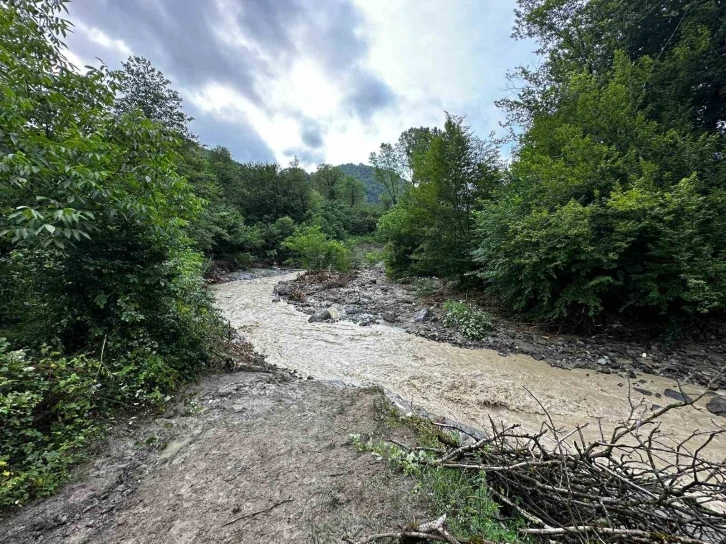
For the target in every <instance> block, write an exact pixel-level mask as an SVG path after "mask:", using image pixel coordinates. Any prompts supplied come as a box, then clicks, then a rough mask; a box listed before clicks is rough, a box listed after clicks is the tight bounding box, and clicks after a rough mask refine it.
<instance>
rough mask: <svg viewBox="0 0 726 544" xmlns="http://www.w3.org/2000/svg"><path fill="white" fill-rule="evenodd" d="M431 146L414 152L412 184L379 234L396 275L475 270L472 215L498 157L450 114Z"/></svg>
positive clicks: (496, 172) (491, 181)
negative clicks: (473, 265)
mask: <svg viewBox="0 0 726 544" xmlns="http://www.w3.org/2000/svg"><path fill="white" fill-rule="evenodd" d="M429 134H433V135H432V136H431V138H430V140H429V143H428V147H427V148H425V149H424V148H423V147H422V148H420V149H419V150H418V151H417V152H416V153H414V154H412V157H413V158H414V162H413V177H414V179H416V183H415V185H413V186H411V187H410V188H409V190H408V191H407V193H406V194H405V195H404V196H403V197H402V199H401V202H400V204H399V205H398V206H397V207H395V208H394V209H393V210H392V211H391V212H389V213H388V214H386V215H384V216H383V217H382V218H381V220H380V222H379V225H378V228H379V235H380V237H381V239H382V240H383V241H384V242H386V244H387V264H388V267H389V270H390V271H391V272H392V273H394V274H402V273H405V272H406V271H409V270H410V271H412V272H414V273H417V274H422V275H440V276H460V275H462V274H465V273H466V272H469V271H471V269H472V259H471V251H472V249H473V248H474V245H473V244H474V229H473V227H474V215H473V212H474V211H475V210H476V209H477V208H478V207H479V206H480V202H481V200H483V199H487V198H488V197H489V195H490V194H491V192H492V190H493V188H494V186H495V185H496V184H497V183H498V180H499V176H500V165H499V155H498V152H497V150H496V148H495V147H494V146H493V145H492V144H491V143H489V142H484V141H482V140H480V139H478V138H477V137H476V136H474V134H473V133H472V132H471V130H470V128H469V127H467V126H466V125H464V120H463V118H461V117H457V116H453V115H448V114H447V116H446V122H445V124H444V129H443V130H441V131H438V130H437V131H436V132H432V133H429Z"/></svg>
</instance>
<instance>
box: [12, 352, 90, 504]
mask: <svg viewBox="0 0 726 544" xmlns="http://www.w3.org/2000/svg"><path fill="white" fill-rule="evenodd" d="M8 349H9V346H8V343H7V342H6V341H5V339H4V338H0V419H2V422H3V424H2V425H0V508H2V507H9V506H19V505H22V504H24V503H25V502H27V501H28V500H29V499H31V498H33V497H36V496H43V495H47V494H49V493H51V492H52V491H53V490H54V489H55V488H56V487H57V486H58V485H59V484H60V483H62V482H63V480H64V479H65V477H66V475H67V472H68V467H69V466H70V465H71V464H72V463H74V462H75V461H77V460H78V459H79V458H80V457H81V454H82V452H83V448H84V447H85V446H87V444H88V440H89V439H90V438H91V437H92V436H93V435H94V434H95V432H96V431H97V427H96V425H95V423H94V420H93V419H92V417H91V416H92V413H93V410H94V406H95V403H96V400H97V397H96V387H95V385H96V384H95V380H94V377H95V376H97V375H98V372H99V370H100V363H99V361H97V360H95V359H91V358H87V357H84V356H77V357H73V358H65V357H61V356H60V355H59V354H58V353H50V352H48V351H47V350H44V352H43V353H42V354H41V355H40V356H39V357H37V358H29V357H28V356H27V354H26V353H25V352H24V351H9V350H8Z"/></svg>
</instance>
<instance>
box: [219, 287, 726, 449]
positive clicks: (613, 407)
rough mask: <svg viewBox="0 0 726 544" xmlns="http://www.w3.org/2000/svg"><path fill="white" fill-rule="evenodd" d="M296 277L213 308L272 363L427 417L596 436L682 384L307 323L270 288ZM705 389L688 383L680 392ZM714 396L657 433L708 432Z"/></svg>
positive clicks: (381, 330)
mask: <svg viewBox="0 0 726 544" xmlns="http://www.w3.org/2000/svg"><path fill="white" fill-rule="evenodd" d="M297 276H298V273H290V274H287V275H284V276H278V277H267V278H259V279H254V280H251V281H245V282H230V283H224V284H219V285H216V286H215V287H214V291H215V296H216V297H217V304H218V306H219V308H220V309H221V310H222V312H223V315H224V316H225V317H226V318H227V319H228V320H229V322H230V324H231V326H232V327H234V328H236V329H238V330H239V332H240V334H241V335H243V336H244V337H245V338H246V339H247V340H248V341H250V342H251V343H252V344H253V345H254V346H255V347H256V349H258V350H259V351H260V353H261V354H262V355H264V356H265V358H266V360H267V361H268V362H269V363H270V364H273V365H276V366H279V367H282V368H288V369H291V370H294V371H295V372H297V373H300V374H301V375H303V376H306V377H307V376H310V377H313V378H317V379H322V380H333V381H335V380H337V381H340V382H343V383H347V384H351V385H378V386H380V387H383V388H385V389H387V390H388V391H391V392H392V393H394V394H396V395H398V396H400V397H401V398H403V399H406V400H407V401H408V402H411V403H413V404H414V405H418V406H421V407H422V408H424V409H425V410H427V411H428V412H430V413H432V414H436V415H439V416H444V417H447V418H449V419H451V420H454V421H458V422H461V423H463V424H466V425H469V426H471V427H475V428H483V427H486V426H488V421H489V417H492V418H493V419H494V420H496V421H506V422H508V423H516V424H521V425H523V426H525V427H526V428H529V429H538V428H539V427H540V425H541V423H542V420H543V418H544V417H546V415H545V413H544V409H546V410H547V411H548V412H549V413H550V414H551V415H552V417H553V418H554V419H555V421H556V422H557V424H558V425H562V426H566V427H570V428H572V427H574V426H575V425H578V424H584V423H589V424H590V425H589V427H588V431H587V432H588V433H591V435H590V436H595V435H597V434H599V433H598V431H597V429H598V428H599V426H602V427H603V428H604V429H607V428H609V427H612V426H613V425H615V424H617V423H619V422H621V421H622V420H623V419H624V418H625V417H627V415H628V413H629V411H630V403H631V402H634V403H635V404H636V405H638V406H639V410H642V411H643V413H650V412H651V411H653V410H654V409H657V407H658V406H661V405H663V404H667V403H668V402H670V400H669V399H667V397H666V394H665V392H666V391H667V390H670V391H673V392H674V393H677V392H678V390H679V387H678V384H677V383H676V382H675V381H674V380H672V379H669V378H666V377H663V376H656V375H652V374H639V375H638V376H637V380H633V383H632V384H631V385H632V386H633V387H632V388H629V386H628V380H627V379H624V378H622V377H621V376H619V375H617V374H603V373H597V372H593V371H590V370H587V369H572V370H567V369H561V368H554V367H551V366H549V365H547V364H546V363H545V362H543V361H537V360H535V359H534V358H532V357H530V356H528V355H524V354H511V355H507V356H503V355H502V354H500V353H498V352H497V351H495V350H490V349H468V348H464V347H460V346H455V345H450V344H448V343H443V342H435V341H432V340H428V339H426V338H423V337H421V336H417V335H413V334H409V333H408V332H406V331H405V330H403V329H402V328H401V327H398V326H396V325H395V324H393V325H392V324H389V323H384V322H382V323H375V324H370V325H367V326H360V325H359V324H356V323H355V322H353V321H350V320H345V319H340V320H337V321H332V322H319V323H310V322H308V320H309V318H310V316H309V315H308V314H305V313H302V312H301V311H299V310H298V309H297V308H296V307H295V306H294V305H292V304H288V303H287V302H285V301H281V300H280V299H279V297H278V296H277V295H275V294H274V293H273V290H274V288H275V286H276V285H278V284H279V283H280V282H281V281H282V282H292V281H294V280H295V279H296V278H297ZM638 380H640V383H635V382H636V381H638ZM636 387H637V388H638V389H641V390H642V391H644V392H640V391H638V389H636ZM702 389H703V388H702V387H700V386H697V385H694V384H691V385H685V386H684V391H685V393H686V394H695V393H696V392H698V391H701V390H702ZM656 393H657V394H660V395H661V398H658V397H656ZM663 397H666V398H663ZM712 398H716V393H712V394H711V395H710V396H709V397H706V398H704V399H703V400H702V401H699V403H698V404H697V405H696V406H693V407H687V408H684V409H683V410H679V411H676V412H672V413H669V414H667V417H666V418H664V420H663V421H662V429H663V432H664V433H667V434H668V435H669V436H672V437H673V438H678V437H684V436H686V435H687V434H688V433H690V431H691V430H693V429H696V428H697V429H704V430H705V429H710V428H712V427H713V426H714V423H713V421H712V420H713V418H714V415H713V414H712V413H710V412H709V411H708V410H707V409H706V404H707V403H708V402H710V400H711V399H712ZM718 398H720V397H718ZM543 407H544V409H543ZM711 446H712V447H713V448H714V451H718V448H726V443H723V438H721V439H719V440H718V441H716V442H714V443H713V444H712V445H711ZM721 451H723V449H722V450H721Z"/></svg>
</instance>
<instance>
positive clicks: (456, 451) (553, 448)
mask: <svg viewBox="0 0 726 544" xmlns="http://www.w3.org/2000/svg"><path fill="white" fill-rule="evenodd" d="M704 394H705V393H704ZM702 397H703V395H701V396H699V397H696V398H693V399H691V398H688V397H687V396H685V395H684V399H685V400H684V401H683V402H677V403H673V404H670V405H668V406H665V407H663V408H660V409H658V410H657V411H655V412H652V413H650V414H649V415H647V412H646V406H645V405H643V404H640V405H635V404H633V403H632V402H631V404H630V408H631V409H630V413H629V415H628V417H627V419H626V420H625V421H624V422H623V423H621V424H619V425H618V426H616V427H615V428H614V429H613V431H612V432H611V433H609V434H608V435H606V434H605V432H604V431H603V430H602V428H600V429H599V433H598V434H599V438H598V439H595V440H586V439H585V435H584V433H583V429H584V428H585V427H586V425H582V426H578V427H576V428H574V429H570V430H569V431H565V430H563V429H560V428H557V426H556V425H555V423H554V422H553V420H552V418H551V417H550V416H549V414H547V411H546V410H545V413H546V414H547V420H546V421H545V422H544V423H543V424H542V427H541V429H540V430H539V432H536V433H530V432H525V431H523V430H522V429H521V428H520V427H519V426H517V425H511V426H504V425H501V424H495V423H494V421H492V420H490V429H489V430H488V431H487V432H486V433H485V435H484V436H483V437H482V435H479V436H477V437H475V436H473V435H472V434H470V433H469V432H467V431H466V430H465V429H463V428H459V427H458V426H456V425H445V424H438V425H440V426H442V427H448V428H450V429H454V430H457V431H459V432H460V433H461V434H463V435H466V436H468V437H469V440H468V442H466V443H465V444H464V445H460V446H458V447H451V446H449V447H447V448H446V449H445V450H439V452H438V453H437V454H436V456H434V457H430V458H428V459H427V460H425V461H423V462H424V463H426V464H428V465H432V466H435V467H443V468H449V469H457V470H462V471H474V472H483V473H484V474H485V475H486V480H487V483H488V485H489V489H490V493H491V494H492V497H493V498H494V499H495V500H496V501H497V502H498V503H499V504H500V505H501V506H502V507H504V508H505V509H507V510H509V511H510V512H512V513H513V514H516V515H517V516H519V517H521V518H522V519H524V520H526V522H527V527H526V528H523V529H520V532H521V533H522V534H523V535H531V536H533V537H536V538H538V539H542V540H544V541H546V542H556V543H563V544H564V543H570V542H578V543H589V542H601V543H607V542H648V543H650V542H657V543H662V544H666V543H673V544H705V543H724V542H726V460H725V459H723V458H722V459H720V460H714V459H713V458H712V456H713V454H714V452H713V451H711V452H710V454H709V455H705V454H704V453H705V452H706V451H707V448H708V446H709V445H713V443H714V440H717V437H718V436H719V435H721V434H723V433H724V432H726V429H717V430H712V431H697V430H696V431H694V432H693V433H691V434H690V436H688V437H687V438H686V439H685V440H680V441H674V440H672V439H670V438H668V437H667V436H664V433H662V432H661V429H660V423H659V420H660V418H661V416H663V414H665V413H666V412H669V411H671V410H674V409H680V408H683V407H685V406H689V405H692V404H694V403H695V402H697V401H698V400H700V399H701V398H702ZM542 408H543V410H544V406H542ZM715 453H716V454H717V455H723V451H721V452H718V451H716V452H715ZM432 536H433V537H436V538H431V539H430V540H441V541H446V542H459V543H463V542H466V540H461V539H459V540H456V539H455V538H454V537H451V536H450V535H446V538H441V537H442V535H441V534H439V533H436V534H433V535H432Z"/></svg>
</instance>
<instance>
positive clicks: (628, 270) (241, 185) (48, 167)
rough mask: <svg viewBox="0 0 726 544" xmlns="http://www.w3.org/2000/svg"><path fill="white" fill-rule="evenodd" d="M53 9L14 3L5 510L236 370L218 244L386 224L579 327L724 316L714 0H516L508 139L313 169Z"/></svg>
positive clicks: (0, 445)
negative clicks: (213, 285) (89, 450)
mask: <svg viewBox="0 0 726 544" xmlns="http://www.w3.org/2000/svg"><path fill="white" fill-rule="evenodd" d="M664 5H665V6H666V7H664ZM64 8H65V6H64V3H63V2H56V1H53V0H42V1H37V2H36V1H30V0H16V1H14V2H11V3H9V4H3V5H2V6H0V66H2V70H0V277H2V278H3V281H2V283H0V418H1V419H2V421H3V424H2V425H1V426H0V507H12V506H18V505H22V504H25V503H27V502H28V501H29V500H31V499H33V498H35V497H39V496H44V495H48V494H50V493H52V492H53V491H54V490H55V489H56V488H57V487H58V485H59V484H60V483H62V482H63V481H64V480H65V478H66V477H67V474H68V469H69V467H70V466H71V465H72V464H73V463H75V462H76V461H77V460H78V459H80V458H82V456H83V454H84V450H85V448H86V447H87V446H88V444H90V443H91V442H92V441H93V440H94V439H95V438H97V437H98V436H100V435H102V433H103V432H104V429H105V428H106V426H107V425H108V423H109V421H112V419H113V417H114V414H116V413H118V412H119V411H120V410H124V411H127V410H138V409H140V408H142V407H145V406H153V405H157V404H162V403H164V402H166V401H168V400H169V399H170V398H171V395H172V394H173V392H174V391H176V390H177V389H178V388H179V387H180V385H182V384H183V383H186V382H189V381H190V380H193V379H195V378H196V377H198V376H199V375H201V374H202V373H204V372H208V371H210V370H214V369H218V368H223V367H224V364H225V361H226V354H225V353H224V349H223V346H222V342H221V339H223V338H224V336H225V335H226V334H227V331H226V330H225V324H224V323H223V322H222V320H221V318H220V317H219V315H218V313H217V311H216V310H215V308H214V305H213V300H212V297H211V295H210V294H209V292H208V291H207V290H206V288H205V281H204V275H205V273H208V272H209V270H210V268H211V267H213V266H217V263H223V266H227V267H230V268H245V267H249V266H251V265H252V264H253V262H258V263H265V264H266V265H294V266H301V267H304V268H309V269H325V268H336V269H339V270H342V271H348V270H350V269H351V268H352V267H355V266H356V265H357V263H356V262H355V258H354V253H353V252H352V250H351V248H352V247H353V246H354V244H355V243H356V241H358V240H360V239H362V238H365V239H368V240H372V239H375V240H377V241H379V242H380V244H382V245H383V247H384V250H383V258H384V260H385V264H386V271H387V273H388V274H389V275H390V276H391V277H394V278H403V277H412V276H436V277H439V278H445V279H449V280H452V281H455V282H460V283H461V284H462V285H463V284H466V285H467V286H473V288H475V289H477V290H480V291H482V292H484V293H486V294H487V296H489V297H491V298H492V300H494V301H496V303H497V304H498V305H499V306H500V307H501V308H502V309H503V311H505V312H509V313H512V314H516V315H520V316H526V318H527V319H530V318H531V319H535V320H538V321H543V322H549V323H559V324H565V325H567V326H568V327H571V328H572V329H573V330H586V329H587V327H588V326H590V325H591V324H592V323H593V322H595V321H597V320H598V319H603V318H605V317H606V316H612V315H618V316H624V317H627V318H629V319H635V320H640V321H646V322H654V323H668V324H673V323H676V324H677V323H679V322H682V321H687V320H693V319H709V318H714V317H715V318H718V317H721V316H722V315H723V310H724V306H725V305H726V217H725V216H724V214H723V210H724V208H725V207H726V161H725V157H724V153H725V152H726V149H725V143H726V4H724V2H723V1H721V0H701V1H686V0H670V1H667V2H657V1H655V0H648V1H642V0H637V1H636V0H590V1H588V2H584V1H580V0H519V1H518V9H517V11H516V24H515V28H514V36H515V37H517V38H522V39H524V38H528V39H534V40H536V42H537V44H538V54H539V56H540V63H539V65H538V67H537V68H536V69H531V68H526V67H518V68H514V69H513V70H512V72H511V73H510V77H511V81H512V91H511V92H510V93H509V94H508V95H507V96H505V97H503V98H502V99H501V100H500V101H499V102H498V104H497V105H498V106H499V107H500V108H503V110H504V111H505V112H506V115H507V121H506V123H505V128H506V130H507V134H506V135H505V136H504V137H496V138H495V137H494V136H489V137H486V138H480V137H479V136H477V135H476V134H474V133H473V131H472V130H471V129H470V128H469V127H468V126H467V122H466V118H465V117H464V116H460V115H457V114H454V113H445V112H442V120H443V125H442V126H441V127H412V128H410V129H408V130H407V131H405V132H403V133H402V134H401V135H400V138H399V139H398V140H397V141H395V142H392V143H383V144H381V146H380V148H379V149H378V150H376V151H375V152H373V153H371V154H370V166H368V165H353V164H345V165H341V166H340V167H336V166H333V165H331V164H321V165H319V166H318V167H317V169H316V170H315V171H314V172H312V173H308V172H306V171H305V170H304V169H303V168H301V166H300V164H299V162H298V161H297V160H294V161H292V162H291V163H290V164H287V165H279V164H274V163H245V164H242V163H239V162H236V161H235V160H233V157H232V155H231V153H230V151H229V150H228V149H226V148H224V147H213V148H211V149H210V148H208V147H207V146H205V145H204V142H200V141H198V138H197V137H196V136H195V135H194V134H193V133H191V131H190V129H189V122H190V120H191V119H190V118H189V117H187V115H186V114H185V113H184V112H183V107H182V106H183V104H182V99H181V97H180V95H179V93H178V92H177V91H176V90H174V89H173V87H172V85H171V83H170V81H169V80H167V79H166V77H165V76H164V75H163V74H162V73H161V72H160V71H159V70H157V69H156V68H155V67H154V66H152V64H151V63H150V62H149V61H148V60H147V59H145V58H143V57H130V58H129V59H128V60H127V61H126V62H125V63H124V64H123V66H122V68H121V69H120V70H111V69H109V68H108V67H106V66H101V67H99V68H89V67H85V68H80V67H74V66H72V65H71V64H70V63H69V61H68V60H67V59H66V57H65V56H64V44H63V39H64V36H66V34H67V33H68V32H69V31H70V23H69V22H68V21H67V20H65V19H64V18H63V9H64ZM461 113H465V112H461Z"/></svg>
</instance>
